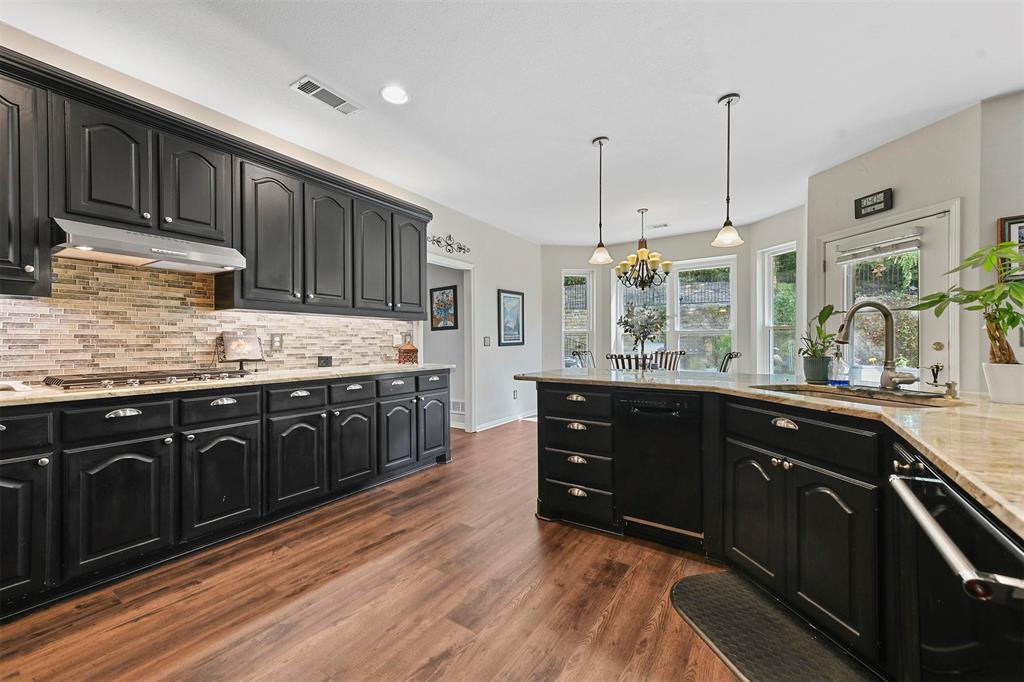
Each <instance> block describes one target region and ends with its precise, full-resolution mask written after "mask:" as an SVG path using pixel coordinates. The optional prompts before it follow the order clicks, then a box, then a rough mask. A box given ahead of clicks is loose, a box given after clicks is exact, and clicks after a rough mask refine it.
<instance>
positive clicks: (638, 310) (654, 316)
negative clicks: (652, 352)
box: [615, 303, 665, 355]
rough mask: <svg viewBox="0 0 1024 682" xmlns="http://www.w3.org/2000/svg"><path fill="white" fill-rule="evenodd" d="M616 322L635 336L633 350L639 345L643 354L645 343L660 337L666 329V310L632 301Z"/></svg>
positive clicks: (626, 331) (623, 329)
mask: <svg viewBox="0 0 1024 682" xmlns="http://www.w3.org/2000/svg"><path fill="white" fill-rule="evenodd" d="M615 324H617V325H618V326H619V327H620V328H621V329H622V331H624V332H625V333H627V334H629V335H630V336H632V337H633V350H636V349H637V347H638V346H639V348H640V355H643V354H644V344H645V343H646V342H648V341H653V340H654V339H656V338H658V337H659V336H661V333H662V332H664V331H665V311H664V310H658V309H657V308H652V307H650V306H638V305H636V304H635V303H630V304H629V305H628V306H626V312H625V313H624V314H623V315H622V316H621V317H619V319H618V320H616V322H615Z"/></svg>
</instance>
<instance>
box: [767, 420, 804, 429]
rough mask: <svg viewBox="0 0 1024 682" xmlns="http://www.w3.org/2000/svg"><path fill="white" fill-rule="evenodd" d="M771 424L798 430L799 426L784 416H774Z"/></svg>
mask: <svg viewBox="0 0 1024 682" xmlns="http://www.w3.org/2000/svg"><path fill="white" fill-rule="evenodd" d="M772 426H778V427H779V428H780V429H789V430H790V431H799V430H800V427H799V426H797V425H796V422H794V421H793V420H792V419H786V418H785V417H776V418H775V419H773V420H772Z"/></svg>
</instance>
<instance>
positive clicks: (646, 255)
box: [615, 208, 672, 291]
mask: <svg viewBox="0 0 1024 682" xmlns="http://www.w3.org/2000/svg"><path fill="white" fill-rule="evenodd" d="M636 212H637V213H639V214H640V241H638V242H637V243H636V253H631V254H629V255H628V256H626V260H624V261H620V262H619V264H618V265H616V266H615V276H616V277H618V278H619V281H620V282H622V285H623V286H624V287H627V288H636V289H640V290H641V291H643V290H644V289H647V288H648V287H656V286H658V285H660V284H663V283H664V282H665V279H666V278H667V277H668V272H669V270H671V269H672V261H670V260H665V261H663V260H661V254H660V253H658V252H657V251H651V250H649V249H648V248H647V237H646V236H644V214H645V213H647V209H646V208H638V209H637V210H636Z"/></svg>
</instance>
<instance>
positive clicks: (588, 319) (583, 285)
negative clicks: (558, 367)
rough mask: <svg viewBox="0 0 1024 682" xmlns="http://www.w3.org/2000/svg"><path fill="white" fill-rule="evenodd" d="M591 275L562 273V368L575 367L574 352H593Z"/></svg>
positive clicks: (587, 273) (570, 271) (592, 290)
mask: <svg viewBox="0 0 1024 682" xmlns="http://www.w3.org/2000/svg"><path fill="white" fill-rule="evenodd" d="M593 293H594V273H593V271H592V270H563V271H562V366H563V367H576V366H577V361H576V358H575V357H573V354H572V353H573V351H585V350H589V351H593V350H594V348H593V345H592V343H591V341H592V338H593V331H594V313H593V308H594V306H593V301H594V296H593Z"/></svg>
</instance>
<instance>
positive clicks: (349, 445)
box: [330, 403, 377, 490]
mask: <svg viewBox="0 0 1024 682" xmlns="http://www.w3.org/2000/svg"><path fill="white" fill-rule="evenodd" d="M330 419H331V437H330V442H331V447H330V449H331V488H332V489H334V490H346V489H348V488H357V487H359V486H361V485H363V484H365V483H366V482H367V481H368V480H370V479H371V478H373V477H374V476H375V475H376V473H377V406H376V405H374V404H373V403H367V404H365V405H353V406H351V407H343V408H338V409H336V410H332V411H331V417H330Z"/></svg>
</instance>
